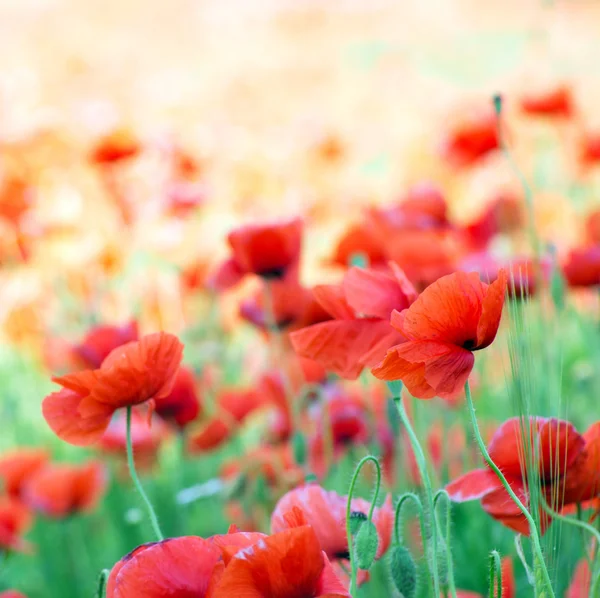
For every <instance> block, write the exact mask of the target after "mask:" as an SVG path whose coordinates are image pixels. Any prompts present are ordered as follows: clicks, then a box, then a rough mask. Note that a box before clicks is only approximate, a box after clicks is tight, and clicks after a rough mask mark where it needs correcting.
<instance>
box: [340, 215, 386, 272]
mask: <svg viewBox="0 0 600 598" xmlns="http://www.w3.org/2000/svg"><path fill="white" fill-rule="evenodd" d="M359 255H360V256H364V257H365V258H366V259H367V260H368V263H369V266H371V267H374V268H375V267H378V266H384V265H385V264H387V262H388V260H389V256H388V253H387V250H386V248H385V242H384V239H383V238H382V236H381V235H380V233H379V231H378V230H377V227H375V226H374V224H373V223H372V222H370V221H369V219H365V221H363V222H361V223H360V224H356V225H354V226H352V227H350V228H349V229H348V230H347V231H346V232H345V233H344V235H343V236H342V238H341V239H340V240H339V241H338V243H337V246H336V247H335V249H334V251H333V256H332V257H331V262H332V263H334V264H337V265H339V266H343V267H344V268H346V267H348V266H350V265H351V263H352V259H354V258H355V257H356V256H359Z"/></svg>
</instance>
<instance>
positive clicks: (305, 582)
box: [211, 525, 350, 598]
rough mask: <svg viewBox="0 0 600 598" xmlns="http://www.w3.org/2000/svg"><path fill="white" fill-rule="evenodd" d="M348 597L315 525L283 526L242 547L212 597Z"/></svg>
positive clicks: (228, 566) (226, 569) (230, 562)
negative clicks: (322, 549)
mask: <svg viewBox="0 0 600 598" xmlns="http://www.w3.org/2000/svg"><path fill="white" fill-rule="evenodd" d="M235 594H238V595H244V596H256V597H258V596H269V597H270V598H319V597H320V598H349V596H350V594H348V592H347V591H346V589H345V587H344V585H343V584H342V582H341V581H340V580H339V579H338V578H337V577H336V575H335V573H334V571H333V569H332V567H331V565H330V563H329V561H328V560H327V557H326V556H325V555H324V553H323V552H322V551H321V548H320V546H319V540H318V538H317V535H316V534H315V531H314V530H313V528H312V527H310V526H308V525H304V526H301V527H294V528H292V529H287V530H284V531H282V532H280V533H276V534H274V535H272V536H269V537H267V538H265V539H264V540H261V541H259V542H258V543H256V544H254V545H253V546H250V547H249V548H246V549H244V550H241V551H240V552H238V553H237V554H236V555H235V556H234V557H233V558H232V559H231V560H230V561H229V564H228V565H227V567H226V568H225V571H224V572H223V576H222V577H221V579H220V581H219V583H218V585H217V586H216V589H215V592H214V594H212V595H211V598H230V597H231V596H232V595H235Z"/></svg>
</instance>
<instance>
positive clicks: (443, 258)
mask: <svg viewBox="0 0 600 598" xmlns="http://www.w3.org/2000/svg"><path fill="white" fill-rule="evenodd" d="M387 239H388V240H387V246H388V251H389V254H390V256H391V257H390V259H392V260H393V261H394V262H395V263H396V264H397V265H398V266H399V267H400V268H401V269H402V270H403V271H404V273H405V274H406V276H407V277H408V279H409V280H410V281H411V282H412V283H413V284H414V285H415V287H416V288H417V289H418V290H421V289H424V288H425V287H427V286H428V285H430V284H431V283H433V282H435V281H436V280H438V278H441V277H442V276H445V275H447V274H450V273H452V272H454V271H455V270H456V264H457V263H458V261H459V259H460V258H461V257H462V255H463V253H464V251H463V250H464V248H463V245H462V239H461V237H460V235H459V233H458V232H455V231H453V230H450V229H448V230H432V229H410V230H406V231H404V232H403V233H402V234H397V235H393V236H391V237H389V238H387Z"/></svg>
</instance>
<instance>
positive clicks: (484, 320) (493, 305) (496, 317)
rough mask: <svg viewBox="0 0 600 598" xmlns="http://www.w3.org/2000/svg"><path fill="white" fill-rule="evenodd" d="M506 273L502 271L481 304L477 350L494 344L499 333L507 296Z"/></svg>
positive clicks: (488, 289) (489, 287)
mask: <svg viewBox="0 0 600 598" xmlns="http://www.w3.org/2000/svg"><path fill="white" fill-rule="evenodd" d="M506 285H507V277H506V271H505V270H504V269H501V270H500V271H499V272H498V278H497V279H496V280H495V281H494V282H493V283H492V284H490V285H489V286H488V288H487V290H486V293H485V297H484V298H483V301H482V303H481V317H480V318H479V322H478V324H477V348H478V349H483V348H485V347H487V346H489V345H491V344H492V342H493V340H494V339H495V338H496V333H497V332H498V326H499V325H500V318H501V317H502V308H503V307H504V296H505V294H506Z"/></svg>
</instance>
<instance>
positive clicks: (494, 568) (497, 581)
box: [489, 550, 502, 598]
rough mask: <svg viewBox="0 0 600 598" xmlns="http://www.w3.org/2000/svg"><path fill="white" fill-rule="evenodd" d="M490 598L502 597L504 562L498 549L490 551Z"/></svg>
mask: <svg viewBox="0 0 600 598" xmlns="http://www.w3.org/2000/svg"><path fill="white" fill-rule="evenodd" d="M489 598H502V562H501V560H500V554H499V553H498V551H497V550H492V552H491V553H490V587H489Z"/></svg>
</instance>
